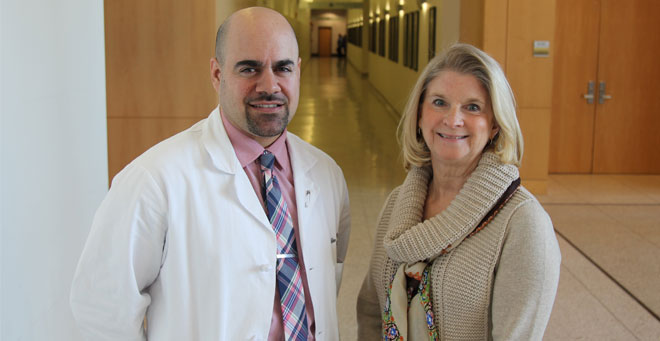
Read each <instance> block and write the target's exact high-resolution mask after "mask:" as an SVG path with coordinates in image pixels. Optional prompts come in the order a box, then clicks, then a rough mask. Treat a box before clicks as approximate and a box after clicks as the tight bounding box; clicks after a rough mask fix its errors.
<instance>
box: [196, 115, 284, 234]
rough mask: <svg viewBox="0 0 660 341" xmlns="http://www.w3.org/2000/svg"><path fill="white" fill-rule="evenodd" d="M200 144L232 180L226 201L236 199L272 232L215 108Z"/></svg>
mask: <svg viewBox="0 0 660 341" xmlns="http://www.w3.org/2000/svg"><path fill="white" fill-rule="evenodd" d="M202 144H203V145H204V148H205V149H206V151H207V153H208V154H209V157H210V158H211V161H212V162H213V165H214V166H215V167H216V168H217V169H218V170H220V171H221V172H223V173H225V174H226V175H227V176H230V177H232V178H233V180H230V181H231V182H232V184H233V186H230V187H231V188H232V190H233V191H234V193H227V195H228V198H227V200H231V198H232V197H235V198H236V199H238V202H239V203H240V204H241V206H243V208H244V209H245V211H247V213H248V214H249V215H251V216H253V217H254V218H255V219H256V220H257V221H258V222H259V223H260V225H262V226H263V227H264V228H266V229H268V230H269V231H271V232H272V230H273V229H272V227H271V225H270V222H269V221H268V217H267V216H266V212H265V211H264V208H263V206H261V202H259V198H258V197H257V194H256V193H255V192H254V189H253V187H252V184H251V183H250V180H249V179H248V177H247V175H246V174H245V171H243V167H241V164H240V161H238V158H237V157H236V152H235V151H234V148H233V147H232V145H231V141H230V140H229V136H227V132H226V131H225V127H224V126H223V125H222V118H220V110H219V109H218V108H216V109H215V110H213V112H212V113H211V115H210V116H209V117H208V119H207V120H206V123H205V126H204V128H203V130H202Z"/></svg>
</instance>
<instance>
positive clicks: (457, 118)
mask: <svg viewBox="0 0 660 341" xmlns="http://www.w3.org/2000/svg"><path fill="white" fill-rule="evenodd" d="M443 123H444V124H446V125H447V126H450V127H461V126H463V113H462V112H461V108H460V107H455V106H452V107H451V108H449V110H448V111H447V112H446V114H445V116H444V117H443Z"/></svg>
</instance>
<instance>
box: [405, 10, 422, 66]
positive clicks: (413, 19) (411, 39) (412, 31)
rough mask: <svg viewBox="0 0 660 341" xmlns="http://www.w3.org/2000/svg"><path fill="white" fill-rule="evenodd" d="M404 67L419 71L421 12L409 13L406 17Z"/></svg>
mask: <svg viewBox="0 0 660 341" xmlns="http://www.w3.org/2000/svg"><path fill="white" fill-rule="evenodd" d="M404 20H405V27H404V39H405V41H404V50H403V65H405V66H407V67H409V68H411V69H413V70H415V71H417V60H418V51H419V11H415V12H412V13H408V14H406V15H405V17H404Z"/></svg>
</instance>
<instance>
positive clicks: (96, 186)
mask: <svg viewBox="0 0 660 341" xmlns="http://www.w3.org/2000/svg"><path fill="white" fill-rule="evenodd" d="M0 6H1V7H0V38H1V39H0V84H1V85H0V114H1V121H0V192H1V197H0V221H1V226H0V230H1V233H2V234H1V240H0V254H1V259H0V262H1V263H0V264H1V271H0V273H1V278H0V281H1V287H0V291H1V294H2V296H1V302H0V306H1V307H2V313H1V316H0V322H1V323H0V325H1V330H0V339H2V340H6V341H13V340H56V341H57V340H63V341H64V340H67V341H69V340H74V341H75V340H80V339H81V338H80V336H79V334H78V331H77V328H76V327H75V326H74V322H73V318H72V315H71V312H70V309H69V288H70V284H71V278H72V277H73V272H74V269H75V266H76V263H77V261H78V257H79V255H80V252H81V250H82V247H83V244H84V241H85V239H86V237H87V233H88V231H89V228H90V225H91V222H92V217H93V214H94V211H95V210H96V208H97V206H98V205H99V203H100V201H101V199H102V198H103V196H104V195H105V193H106V192H107V187H108V179H107V178H108V163H107V142H106V141H107V137H106V100H105V54H104V34H103V1H102V0H58V1H50V0H0Z"/></svg>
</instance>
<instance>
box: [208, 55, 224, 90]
mask: <svg viewBox="0 0 660 341" xmlns="http://www.w3.org/2000/svg"><path fill="white" fill-rule="evenodd" d="M221 78H222V72H221V71H220V63H219V62H218V60H217V59H215V57H213V58H211V84H213V88H214V89H215V92H216V93H218V92H219V91H220V79H221Z"/></svg>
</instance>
